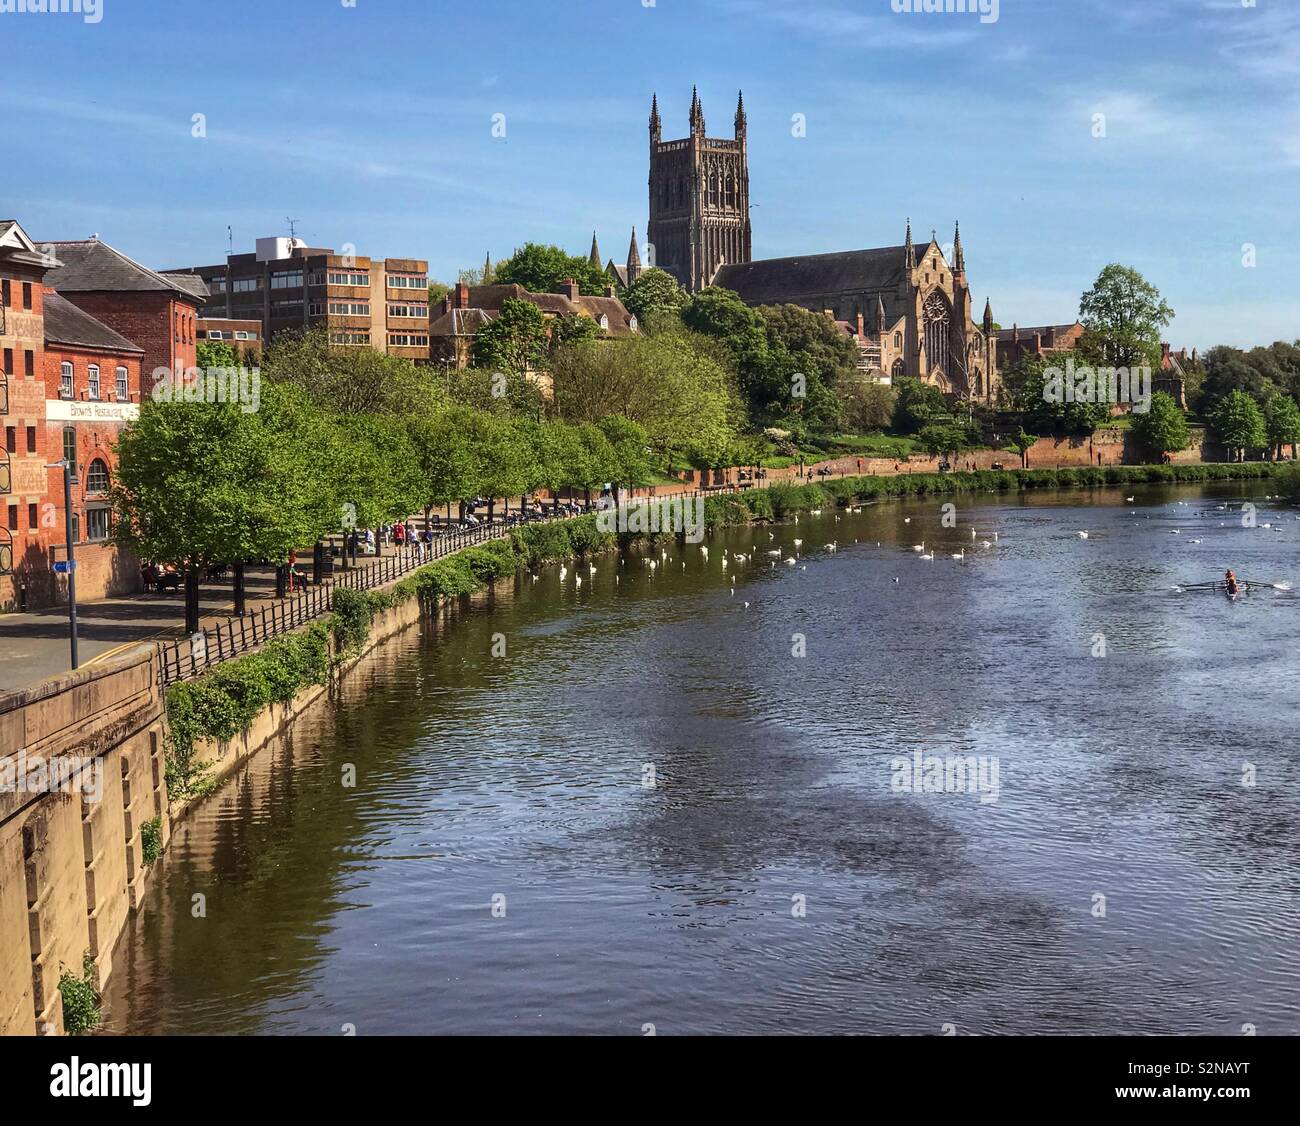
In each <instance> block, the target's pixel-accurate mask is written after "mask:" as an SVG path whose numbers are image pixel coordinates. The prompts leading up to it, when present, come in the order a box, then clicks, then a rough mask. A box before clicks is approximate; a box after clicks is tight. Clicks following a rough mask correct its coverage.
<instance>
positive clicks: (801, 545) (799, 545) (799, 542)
mask: <svg viewBox="0 0 1300 1126" xmlns="http://www.w3.org/2000/svg"><path fill="white" fill-rule="evenodd" d="M794 546H795V547H803V540H795V541H794Z"/></svg>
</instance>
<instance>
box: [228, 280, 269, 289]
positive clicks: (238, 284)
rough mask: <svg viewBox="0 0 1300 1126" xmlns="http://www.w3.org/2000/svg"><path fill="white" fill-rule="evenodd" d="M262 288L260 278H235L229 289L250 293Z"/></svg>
mask: <svg viewBox="0 0 1300 1126" xmlns="http://www.w3.org/2000/svg"><path fill="white" fill-rule="evenodd" d="M261 288H262V279H261V278H236V279H235V280H234V283H233V284H232V285H231V287H230V289H231V292H232V293H251V292H252V291H253V290H255V289H261Z"/></svg>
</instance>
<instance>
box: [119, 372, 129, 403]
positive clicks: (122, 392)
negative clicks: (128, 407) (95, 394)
mask: <svg viewBox="0 0 1300 1126" xmlns="http://www.w3.org/2000/svg"><path fill="white" fill-rule="evenodd" d="M130 398H131V383H130V379H129V376H128V373H127V370H126V368H118V369H117V401H118V402H119V403H125V402H126V401H127V400H128V399H130Z"/></svg>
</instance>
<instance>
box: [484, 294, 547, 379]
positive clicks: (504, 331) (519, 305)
mask: <svg viewBox="0 0 1300 1126" xmlns="http://www.w3.org/2000/svg"><path fill="white" fill-rule="evenodd" d="M546 343H547V337H546V318H545V317H544V316H543V315H542V311H541V309H539V308H538V307H537V306H536V305H534V304H533V303H532V302H531V301H521V300H519V299H518V298H515V297H508V298H506V300H504V301H503V302H502V303H501V312H500V313H499V314H497V316H496V318H495V319H493V320H491V321H489V322H488V323H487V324H486V325H484V326H483V327H482V328H481V329H479V331H478V333H477V334H476V335H475V337H474V366H475V367H478V368H486V369H488V370H489V371H499V372H502V373H503V374H504V375H506V376H507V377H508V378H511V379H518V380H519V381H520V382H522V381H523V380H525V379H526V378H527V376H528V374H529V373H530V372H533V371H537V370H539V369H540V368H541V367H542V365H543V364H544V363H545V361H546Z"/></svg>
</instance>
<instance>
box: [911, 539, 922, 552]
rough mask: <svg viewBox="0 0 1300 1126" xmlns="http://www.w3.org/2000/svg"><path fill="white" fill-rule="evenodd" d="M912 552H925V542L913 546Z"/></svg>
mask: <svg viewBox="0 0 1300 1126" xmlns="http://www.w3.org/2000/svg"><path fill="white" fill-rule="evenodd" d="M912 550H913V551H924V550H925V540H922V541H921V542H920V543H914V544H912Z"/></svg>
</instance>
